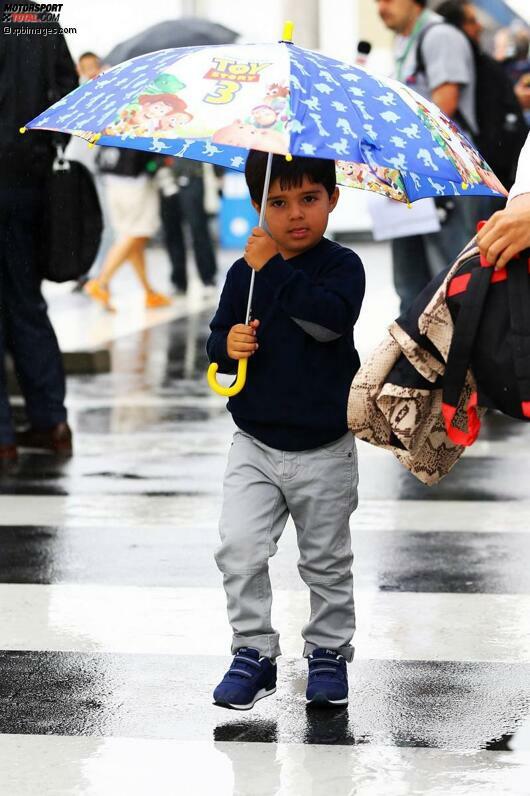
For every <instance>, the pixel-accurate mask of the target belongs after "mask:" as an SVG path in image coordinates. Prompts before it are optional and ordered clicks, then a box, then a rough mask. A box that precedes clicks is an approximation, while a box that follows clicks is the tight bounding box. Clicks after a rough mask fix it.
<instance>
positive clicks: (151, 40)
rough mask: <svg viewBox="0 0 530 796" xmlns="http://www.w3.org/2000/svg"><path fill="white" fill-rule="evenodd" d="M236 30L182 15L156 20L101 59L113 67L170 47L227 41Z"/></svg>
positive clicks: (231, 38) (232, 39) (228, 42)
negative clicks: (163, 20) (154, 23)
mask: <svg viewBox="0 0 530 796" xmlns="http://www.w3.org/2000/svg"><path fill="white" fill-rule="evenodd" d="M238 36H239V33H236V32H235V30H230V28H225V26H224V25H220V24H219V23H218V22H211V21H210V20H208V19H201V18H199V17H182V18H181V19H168V20H166V22H159V23H158V24H157V25H152V26H151V27H150V28H147V30H144V31H142V32H141V33H137V34H136V36H132V37H131V38H130V39H127V40H126V41H122V42H120V44H117V45H116V46H115V47H114V48H113V49H112V50H111V51H110V53H109V54H108V55H107V57H106V58H104V59H103V62H104V63H105V64H110V65H111V66H115V65H116V64H120V63H121V62H122V61H128V60H130V59H131V58H136V57H137V56H138V55H144V54H145V53H152V52H155V51H157V50H166V49H168V48H170V47H193V46H197V45H207V44H230V43H231V42H233V41H235V40H236V39H237V37H238Z"/></svg>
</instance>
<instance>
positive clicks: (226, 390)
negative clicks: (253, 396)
mask: <svg viewBox="0 0 530 796" xmlns="http://www.w3.org/2000/svg"><path fill="white" fill-rule="evenodd" d="M247 363H248V359H240V360H239V362H238V365H237V378H236V380H235V382H234V383H233V384H232V386H231V387H223V385H222V384H218V383H217V379H216V376H217V371H218V370H219V365H218V364H217V362H212V364H211V365H210V367H209V368H208V375H207V378H208V384H209V385H210V387H211V389H212V390H213V391H214V392H216V393H217V395H224V396H226V397H227V398H231V397H232V395H237V394H238V392H241V390H242V389H243V387H244V386H245V382H246V380H247Z"/></svg>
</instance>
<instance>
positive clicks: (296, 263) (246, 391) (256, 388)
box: [207, 238, 365, 451]
mask: <svg viewBox="0 0 530 796" xmlns="http://www.w3.org/2000/svg"><path fill="white" fill-rule="evenodd" d="M250 277H251V269H250V267H249V266H248V265H247V263H246V262H245V260H243V259H241V260H237V261H236V262H235V263H234V265H233V266H232V267H231V268H230V270H229V271H228V274H227V277H226V282H225V286H224V288H223V292H222V294H221V299H220V302H219V307H218V309H217V312H216V313H215V316H214V318H213V320H212V322H211V324H210V329H211V332H212V333H211V335H210V337H209V339H208V342H207V351H208V356H209V358H210V361H211V362H217V363H218V365H219V372H220V373H235V372H236V370H237V361H236V360H234V359H231V358H229V357H228V354H227V350H226V338H227V335H228V332H229V331H230V329H231V327H232V326H234V325H235V324H236V323H244V322H245V312H246V308H247V300H248V291H249V286H250ZM364 285H365V279H364V269H363V265H362V263H361V260H360V259H359V257H358V256H357V255H356V254H354V253H353V252H352V251H351V250H350V249H345V248H344V247H343V246H340V245H339V244H338V243H334V242H332V241H330V240H327V239H326V238H322V240H321V241H320V242H319V243H318V244H317V245H316V246H314V247H313V248H312V249H310V250H309V251H306V252H303V253H302V254H299V255H297V256H296V257H292V258H290V259H289V260H284V259H283V257H282V256H281V255H279V254H278V255H276V256H275V257H272V259H270V260H269V262H268V263H266V265H264V266H263V268H262V269H261V271H259V272H257V273H256V280H255V285H254V296H253V300H252V318H253V319H257V320H259V321H260V325H259V328H258V330H257V340H258V343H259V348H258V350H257V351H256V353H255V354H253V355H252V356H251V357H250V359H249V363H248V372H247V381H246V384H245V387H244V388H243V390H242V391H241V392H240V393H239V394H238V395H235V396H233V397H232V398H230V399H229V401H228V409H229V411H230V412H231V413H232V416H233V418H234V421H235V423H236V425H237V426H239V428H240V429H242V430H243V431H246V432H247V433H248V434H251V435H252V436H253V437H256V438H257V439H259V440H261V442H264V443H265V445H269V446H270V447H271V448H279V449H280V450H287V451H295V450H307V449H309V448H317V447H319V446H321V445H325V444H326V443H330V442H333V441H334V440H336V439H338V438H339V437H340V436H342V435H343V434H345V433H346V431H347V430H348V429H347V423H346V406H347V401H348V393H349V389H350V385H351V381H352V379H353V376H354V375H355V373H356V371H357V369H358V368H359V356H358V354H357V351H356V350H355V346H354V342H353V326H354V323H355V321H356V320H357V318H358V316H359V312H360V309H361V304H362V300H363V296H364Z"/></svg>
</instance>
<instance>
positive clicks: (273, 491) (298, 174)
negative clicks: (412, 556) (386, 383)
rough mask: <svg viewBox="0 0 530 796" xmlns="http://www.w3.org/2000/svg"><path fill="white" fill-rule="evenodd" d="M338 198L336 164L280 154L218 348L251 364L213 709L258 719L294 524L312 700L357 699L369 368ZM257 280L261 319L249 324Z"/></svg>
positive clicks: (355, 262) (251, 167)
mask: <svg viewBox="0 0 530 796" xmlns="http://www.w3.org/2000/svg"><path fill="white" fill-rule="evenodd" d="M266 161H267V155H266V154H265V153H262V152H256V151H251V152H250V154H249V156H248V160H247V164H246V169H245V177H246V180H247V185H248V187H249V191H250V196H251V199H252V204H253V205H254V207H255V208H256V209H257V210H259V209H260V204H261V201H262V191H263V183H264V177H265V169H266ZM338 196H339V191H338V188H337V187H336V184H335V163H334V162H333V161H332V160H319V159H315V158H304V157H295V158H293V159H292V160H291V161H287V160H286V159H285V158H284V157H282V156H277V155H275V156H274V158H273V162H272V172H271V181H270V189H269V196H268V199H267V209H266V215H265V220H266V224H267V229H268V231H267V232H266V231H265V230H263V229H260V228H258V227H256V228H255V229H254V230H253V232H252V235H251V236H250V238H249V239H248V243H247V246H246V248H245V256H244V259H240V260H237V262H235V263H234V265H233V266H232V267H231V268H230V270H229V271H228V275H227V278H226V283H225V286H224V288H223V292H222V295H221V299H220V303H219V307H218V310H217V312H216V314H215V317H214V318H213V320H212V323H211V326H210V328H211V331H212V333H211V335H210V338H209V339H208V343H207V350H208V355H209V358H210V360H211V361H212V362H217V363H218V364H219V370H220V372H222V373H235V371H236V369H237V361H238V360H240V359H244V358H248V359H249V362H248V372H247V381H246V384H245V387H244V388H243V390H242V391H241V392H240V393H239V394H238V395H236V396H234V397H232V398H230V400H229V402H228V409H229V411H230V412H231V413H232V416H233V418H234V421H235V423H236V425H237V427H238V430H237V431H236V432H235V434H234V439H233V443H232V447H231V449H230V454H229V457H228V466H227V470H226V474H225V479H224V500H223V508H222V514H221V520H220V536H221V545H220V547H219V548H218V550H217V551H216V556H215V557H216V561H217V565H218V567H219V569H220V570H221V572H222V573H223V582H224V587H225V591H226V596H227V607H228V618H229V621H230V624H231V626H232V630H233V641H232V653H233V654H234V655H235V657H234V660H233V662H232V665H231V667H230V669H229V670H228V672H227V673H226V675H225V677H224V678H223V680H222V682H221V683H220V684H219V685H218V686H217V688H216V689H215V692H214V703H215V704H216V705H220V706H222V707H226V708H235V709H238V710H249V709H250V708H252V707H253V706H254V704H255V702H256V701H257V700H258V699H261V698H262V697H265V696H269V695H270V694H272V693H274V691H275V690H276V662H275V661H276V658H277V657H278V655H280V654H281V651H280V645H279V635H278V633H277V631H276V630H275V629H274V628H273V627H272V625H271V604H272V593H271V585H270V580H269V573H268V559H269V557H270V556H273V555H274V554H275V552H276V550H277V542H278V540H279V538H280V536H281V534H282V531H283V529H284V527H285V523H286V521H287V518H288V516H289V514H290V515H291V516H292V517H293V520H294V523H295V526H296V531H297V540H298V547H299V550H300V558H299V561H298V569H299V572H300V576H301V577H302V580H303V581H304V582H305V583H306V584H307V586H308V587H309V590H310V605H311V614H310V618H309V622H308V623H307V625H306V626H305V627H304V628H303V630H302V636H303V638H304V640H305V646H304V656H305V657H307V658H308V659H309V678H308V686H307V694H306V698H307V703H320V704H332V705H345V704H347V702H348V680H347V672H346V661H351V660H352V657H353V647H351V646H350V641H351V639H352V636H353V632H354V629H355V614H354V605H353V578H352V572H351V566H352V560H353V556H352V552H351V540H350V530H349V517H350V515H351V513H352V512H353V511H354V509H355V508H356V505H357V481H358V475H357V455H356V450H355V442H354V438H353V436H352V434H351V433H350V432H349V431H348V428H347V423H346V404H347V398H348V392H349V389H350V384H351V381H352V378H353V376H354V374H355V372H356V371H357V369H358V367H359V357H358V354H357V352H356V350H355V347H354V342H353V326H354V324H355V321H356V320H357V317H358V315H359V311H360V309H361V303H362V300H363V296H364V283H365V281H364V269H363V266H362V263H361V261H360V259H359V257H357V255H356V254H354V253H353V252H352V251H350V250H349V249H345V248H343V247H342V246H339V244H337V243H333V242H332V241H329V240H327V239H326V238H324V237H323V235H324V232H325V231H326V227H327V224H328V216H329V214H330V213H331V211H332V210H333V208H334V207H335V205H336V204H337V199H338ZM251 269H253V270H254V271H255V272H256V278H255V288H254V296H253V300H252V320H251V322H250V324H249V325H247V326H246V325H244V324H243V323H242V322H241V320H242V319H243V320H244V318H245V311H246V306H247V300H248V292H249V285H250V276H251Z"/></svg>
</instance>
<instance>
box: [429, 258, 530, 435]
mask: <svg viewBox="0 0 530 796" xmlns="http://www.w3.org/2000/svg"><path fill="white" fill-rule="evenodd" d="M529 271H530V250H527V251H525V252H521V254H520V255H519V256H518V257H517V258H516V259H515V260H512V261H511V262H510V263H509V264H508V265H507V266H506V268H503V269H501V270H498V271H495V270H494V269H493V268H492V267H491V266H488V265H487V264H486V263H484V262H483V261H482V259H481V257H480V256H479V255H478V254H474V255H472V256H470V257H469V258H468V259H466V260H464V262H463V263H462V265H461V267H460V268H459V269H458V272H457V273H456V274H455V275H454V276H453V278H452V279H451V282H450V283H449V287H448V290H447V296H446V301H447V306H448V308H449V311H450V313H451V317H452V319H453V322H454V331H453V337H452V341H451V347H450V349H449V356H448V358H447V364H446V368H445V373H444V376H443V399H442V400H443V403H442V411H443V415H444V419H445V424H446V430H447V433H448V436H449V437H450V439H452V440H453V442H456V443H457V444H460V445H472V444H473V442H474V441H475V439H476V438H477V436H478V433H479V431H480V421H479V419H478V416H477V412H476V407H477V406H481V407H485V408H487V409H497V410H498V411H500V412H502V413H503V414H506V415H509V416H511V417H514V418H517V419H519V420H530V274H529ZM468 368H470V369H471V371H472V373H473V376H474V378H475V380H476V383H477V391H476V393H474V394H473V395H472V396H471V400H470V401H469V402H468V406H467V416H468V429H467V431H464V430H462V429H458V428H456V427H454V425H453V418H454V416H455V413H456V407H457V406H458V404H459V401H460V399H461V395H462V392H463V388H464V383H465V378H466V373H467V370H468Z"/></svg>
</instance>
